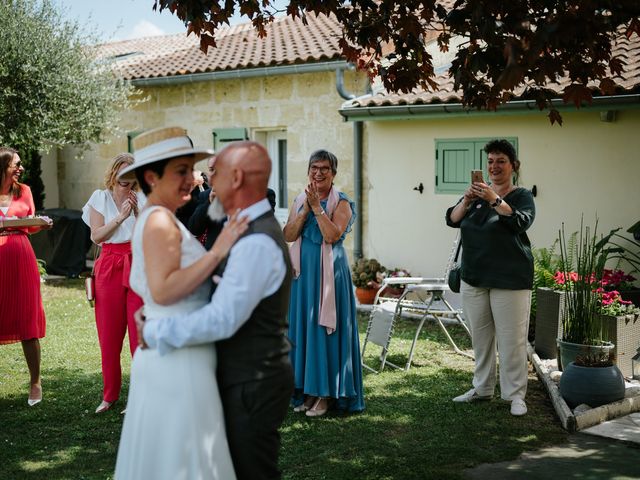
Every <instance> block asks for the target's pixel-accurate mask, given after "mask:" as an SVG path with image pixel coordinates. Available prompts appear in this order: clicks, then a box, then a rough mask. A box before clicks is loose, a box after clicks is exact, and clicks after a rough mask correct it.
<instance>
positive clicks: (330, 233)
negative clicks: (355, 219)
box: [313, 200, 352, 243]
mask: <svg viewBox="0 0 640 480" xmlns="http://www.w3.org/2000/svg"><path fill="white" fill-rule="evenodd" d="M313 214H314V215H315V216H316V220H317V221H318V227H320V233H322V238H323V239H324V241H325V242H327V243H335V242H337V241H338V240H340V237H341V236H342V234H343V233H344V231H345V230H346V229H347V225H349V221H350V220H351V214H352V212H351V205H349V202H347V201H346V200H342V201H340V202H339V203H338V206H337V207H336V209H335V210H334V212H333V218H329V216H328V215H327V214H326V213H325V212H324V210H323V209H322V207H320V208H318V209H315V208H314V209H313Z"/></svg>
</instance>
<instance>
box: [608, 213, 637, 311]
mask: <svg viewBox="0 0 640 480" xmlns="http://www.w3.org/2000/svg"><path fill="white" fill-rule="evenodd" d="M619 230H620V229H619V228H616V229H615V230H612V231H611V238H610V239H609V245H611V246H613V247H615V251H614V252H613V254H612V255H611V258H614V259H618V260H620V261H623V262H625V263H626V264H628V265H629V266H630V267H631V270H630V271H629V274H631V273H640V242H638V240H640V221H639V222H636V223H635V224H634V225H633V226H631V227H630V228H628V229H627V232H628V233H630V234H631V238H629V237H626V236H624V235H620V234H619V233H618V231H619ZM614 274H615V271H614ZM629 276H630V275H629ZM618 280H620V279H619V278H618ZM634 281H635V278H633V277H631V278H628V277H627V278H624V279H623V281H622V282H621V283H622V284H621V285H618V286H617V287H616V289H617V290H618V291H619V292H620V295H621V296H622V298H623V299H624V300H630V301H632V302H633V303H634V304H635V305H640V288H638V287H637V286H636V285H634V283H633V282H634Z"/></svg>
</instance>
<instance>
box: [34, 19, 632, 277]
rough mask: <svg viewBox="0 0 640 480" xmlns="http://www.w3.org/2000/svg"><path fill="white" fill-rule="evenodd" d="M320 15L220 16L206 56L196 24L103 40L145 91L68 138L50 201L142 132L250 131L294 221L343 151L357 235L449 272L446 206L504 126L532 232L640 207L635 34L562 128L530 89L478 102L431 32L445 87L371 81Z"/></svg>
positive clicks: (434, 270)
mask: <svg viewBox="0 0 640 480" xmlns="http://www.w3.org/2000/svg"><path fill="white" fill-rule="evenodd" d="M307 20H308V25H303V24H302V23H301V22H300V21H299V20H293V19H291V18H289V17H286V18H281V19H278V20H276V21H275V22H274V23H273V24H272V25H270V26H269V30H268V35H267V37H266V38H265V39H260V38H258V36H257V34H256V32H255V31H254V30H253V29H252V28H251V26H250V25H246V24H245V25H238V26H233V27H229V28H225V29H221V30H220V31H218V32H217V35H216V41H217V44H218V47H217V48H211V49H209V52H208V54H207V55H205V54H203V53H202V52H201V51H200V49H199V41H198V39H197V38H196V37H195V36H193V35H192V36H187V35H184V34H180V35H170V36H162V37H151V38H145V39H138V40H130V41H124V42H115V43H109V44H105V45H101V46H99V47H98V48H97V54H98V58H99V59H100V61H102V62H109V63H110V65H112V67H113V68H115V69H116V70H117V71H118V72H119V73H120V74H121V75H122V77H123V78H125V79H127V80H129V81H131V82H132V83H133V84H134V85H135V86H136V87H137V88H138V90H139V92H140V95H139V97H141V98H145V99H146V101H144V102H142V103H140V104H139V105H137V106H136V107H135V108H133V109H132V110H131V111H127V112H122V120H121V130H122V133H121V134H120V135H118V136H114V137H112V138H109V139H108V141H107V142H106V143H104V144H100V145H94V146H93V148H92V149H91V150H90V151H88V152H84V153H82V154H81V156H80V159H78V158H77V157H76V153H77V152H74V151H73V150H72V149H69V148H67V149H64V150H62V151H61V152H57V154H56V155H57V162H56V161H54V162H53V164H57V172H56V173H55V174H54V175H53V177H54V180H53V181H50V182H49V183H47V200H46V201H49V202H52V201H54V202H57V203H56V204H51V203H50V204H49V206H64V207H68V208H76V209H77V208H80V207H81V206H82V205H83V204H84V202H85V201H86V199H87V198H88V197H89V195H90V194H91V192H92V191H93V190H94V189H95V188H98V187H99V186H100V183H101V181H102V175H103V172H104V170H105V168H106V166H107V164H108V163H109V161H110V159H111V158H113V157H114V156H115V155H116V154H117V153H119V152H121V151H127V150H128V149H130V141H131V139H132V138H133V137H134V136H135V135H136V134H137V133H139V132H141V131H144V130H147V129H151V128H155V127H159V126H168V125H181V126H184V127H185V128H187V130H188V132H189V134H190V135H191V136H192V137H193V139H194V141H195V143H196V144H198V145H202V146H209V147H211V146H213V147H214V148H217V149H219V148H220V147H221V146H222V145H224V144H225V143H226V142H227V141H231V140H234V139H240V138H250V139H253V140H257V141H259V142H261V143H263V144H264V145H265V146H267V148H268V149H269V151H270V152H271V157H272V160H273V167H274V174H273V176H272V179H271V186H272V188H274V190H276V192H277V201H278V208H279V210H278V212H279V215H280V218H281V219H283V218H284V217H285V216H286V212H287V208H288V206H290V205H291V203H292V201H293V198H295V196H296V195H297V194H298V193H299V192H301V191H302V190H303V188H304V186H305V184H306V165H307V159H308V157H309V154H310V153H311V152H312V151H313V150H315V149H317V148H326V149H329V150H331V151H333V152H334V153H336V155H337V156H338V159H339V170H338V176H337V177H336V184H337V186H338V187H339V188H341V189H342V190H344V191H345V192H346V193H347V194H348V195H350V196H351V197H352V198H354V199H355V200H356V202H357V208H358V217H357V219H356V224H355V226H354V234H353V235H351V236H349V237H347V247H349V248H350V249H351V250H352V253H353V254H355V255H360V254H363V255H365V256H367V257H375V258H378V259H379V260H380V261H381V262H382V263H383V264H384V265H387V266H390V267H394V266H398V267H404V268H408V269H409V270H410V271H411V272H412V273H413V274H416V275H427V276H434V275H438V274H439V273H441V272H442V271H443V269H444V266H445V263H446V260H447V257H448V254H449V250H450V246H451V243H452V241H453V239H454V237H455V233H456V232H454V231H453V230H452V229H450V228H448V227H446V225H445V223H444V212H445V210H446V208H447V207H448V206H450V205H452V204H454V203H455V202H456V201H457V200H458V198H459V197H460V195H461V193H462V191H463V190H464V188H465V187H466V185H467V184H468V181H469V179H468V176H469V170H471V169H475V168H484V157H483V155H482V152H481V150H482V146H483V145H484V143H486V141H487V140H489V139H492V138H498V137H500V138H507V139H509V140H511V141H512V142H513V143H514V144H515V146H516V148H517V151H518V154H519V156H520V159H521V161H522V172H521V177H520V184H521V185H523V186H525V187H527V188H530V189H532V190H534V191H535V192H536V203H537V209H538V214H537V219H536V222H535V224H534V226H533V227H532V228H531V230H530V232H529V234H530V237H531V239H532V241H533V243H534V244H535V245H536V246H540V247H543V246H549V245H551V244H552V243H553V241H554V239H555V238H556V237H557V232H558V229H559V228H560V226H561V224H562V223H563V222H564V223H566V225H567V230H568V231H573V230H576V229H577V227H578V223H579V221H580V215H581V214H582V213H584V215H585V220H586V221H587V222H588V223H593V222H592V220H593V219H594V218H595V216H596V215H597V216H598V217H599V221H600V229H601V231H603V232H604V231H608V229H609V228H613V227H617V226H623V227H625V226H629V225H631V224H632V223H634V222H635V221H636V220H638V218H637V217H638V207H637V206H638V205H639V204H640V193H639V191H638V188H637V185H636V184H637V182H638V179H640V161H639V160H640V159H639V158H638V156H639V154H638V153H637V151H638V140H637V136H638V133H637V132H639V131H640V42H639V41H638V39H637V37H632V38H631V39H630V40H629V39H626V38H624V39H621V40H620V42H619V43H618V44H617V45H616V48H617V49H618V51H620V52H621V54H622V56H623V58H624V59H625V61H626V63H627V65H626V70H625V73H624V75H623V76H622V78H620V79H618V83H619V84H620V85H621V87H622V88H621V89H620V91H619V92H617V93H616V94H615V95H612V96H607V97H603V96H599V97H598V96H597V97H596V98H594V101H593V103H592V105H589V106H583V108H581V109H580V110H577V111H576V110H575V108H574V107H573V106H570V107H566V106H564V105H560V106H559V108H560V110H561V111H562V115H563V118H564V125H563V126H562V127H560V126H557V125H554V126H552V125H550V123H549V121H548V119H547V117H546V114H545V112H540V111H539V110H538V109H537V108H536V106H535V104H533V102H531V101H529V100H527V99H526V98H525V97H524V96H521V97H517V98H515V99H514V100H513V101H511V102H509V103H508V104H506V105H503V106H502V107H500V108H499V109H498V111H497V112H486V111H481V112H480V111H469V110H467V109H465V108H464V107H463V106H462V105H461V102H460V93H459V92H456V91H454V90H453V82H452V81H451V80H450V79H449V78H448V77H447V76H446V71H447V69H448V66H449V64H450V61H451V53H449V54H446V53H444V54H443V53H440V52H439V51H438V48H437V46H436V45H435V41H433V40H432V39H427V40H431V42H432V45H431V49H432V52H431V53H432V55H433V57H434V60H435V67H436V73H437V74H438V75H439V76H438V78H437V82H438V84H439V87H440V88H439V89H438V90H437V91H435V92H426V91H415V92H413V93H410V94H393V93H388V92H385V91H382V90H379V89H376V88H375V85H374V90H373V92H369V93H366V92H367V91H368V88H369V85H368V80H367V78H366V77H365V76H364V75H363V74H362V73H359V72H355V71H353V70H352V69H350V68H349V65H348V64H347V63H346V62H345V61H344V59H343V57H342V56H341V50H340V49H339V47H338V39H339V38H340V25H339V24H338V23H337V21H336V19H335V18H334V17H325V16H317V17H316V16H313V15H309V16H308V17H307ZM452 50H453V49H452ZM562 86H563V84H562V83H561V84H559V85H558V86H557V88H558V89H560V88H561V87H562ZM558 91H559V90H558ZM350 97H354V98H350ZM346 98H350V99H349V100H347V101H345V99H346ZM559 103H561V102H560V101H559ZM56 180H57V182H56ZM57 185H59V194H58V193H57V192H55V188H56V187H57ZM58 199H59V200H58Z"/></svg>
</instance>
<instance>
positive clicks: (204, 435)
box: [115, 207, 236, 480]
mask: <svg viewBox="0 0 640 480" xmlns="http://www.w3.org/2000/svg"><path fill="white" fill-rule="evenodd" d="M157 208H162V207H150V208H147V209H145V210H143V211H142V212H141V213H140V216H139V218H138V220H137V222H136V225H135V229H134V232H133V237H132V240H131V245H132V250H133V262H132V266H131V278H130V284H131V287H132V288H133V290H134V291H135V292H136V293H137V294H138V295H140V296H141V297H142V299H143V300H144V312H145V316H146V318H147V320H146V321H147V322H153V321H154V320H155V319H158V318H163V317H168V316H172V315H176V314H181V313H187V312H191V311H193V310H196V309H198V308H200V307H202V306H204V305H205V304H207V303H208V302H209V300H210V288H209V285H207V284H206V283H205V284H204V285H202V286H201V287H199V288H198V289H197V290H196V291H195V292H193V293H192V294H190V295H188V296H187V297H185V298H183V299H182V300H180V301H178V302H176V303H174V304H173V305H169V306H163V305H158V304H156V303H155V302H154V301H153V299H152V297H151V293H150V292H149V287H148V284H147V278H146V275H145V268H144V254H143V251H142V231H143V229H144V224H145V222H146V220H147V218H148V217H149V214H150V213H151V212H152V211H153V210H155V209H157ZM174 218H175V217H174ZM175 221H176V224H177V225H178V227H179V228H180V232H181V234H182V258H181V261H180V267H181V268H185V267H187V266H189V265H191V264H192V263H193V262H195V261H196V260H197V259H199V258H200V257H201V256H202V255H203V254H204V253H205V250H204V248H203V247H202V245H201V244H200V243H199V242H198V241H197V240H196V239H195V238H194V237H193V235H191V233H189V231H188V230H187V229H186V228H185V227H184V226H183V225H182V223H181V222H180V221H178V220H177V219H175ZM115 478H116V479H118V480H139V479H144V478H150V479H151V478H153V479H154V480H159V479H167V480H178V479H184V480H192V479H203V480H204V479H220V480H228V479H235V478H236V477H235V474H234V471H233V464H232V461H231V456H230V454H229V447H228V445H227V436H226V433H225V426H224V415H223V411H222V404H221V402H220V394H219V392H218V384H217V382H216V350H215V347H214V345H212V344H206V345H200V346H194V347H187V348H180V349H176V350H173V351H171V352H170V353H167V354H165V355H163V356H160V355H158V352H157V351H156V350H152V349H146V350H141V349H138V350H137V351H136V353H135V355H134V357H133V362H132V364H131V383H130V388H129V399H128V401H127V412H126V415H125V419H124V425H123V427H122V435H121V437H120V446H119V448H118V459H117V462H116V472H115Z"/></svg>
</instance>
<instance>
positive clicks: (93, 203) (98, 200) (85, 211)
mask: <svg viewBox="0 0 640 480" xmlns="http://www.w3.org/2000/svg"><path fill="white" fill-rule="evenodd" d="M106 200H107V197H106V190H96V191H95V192H93V193H92V194H91V197H89V200H88V201H87V203H85V205H84V207H82V221H83V222H84V223H86V224H87V225H88V226H89V227H91V219H90V211H89V207H92V208H93V209H94V210H95V211H96V212H98V213H99V214H101V215H102V216H103V217H104V216H105V212H106Z"/></svg>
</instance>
